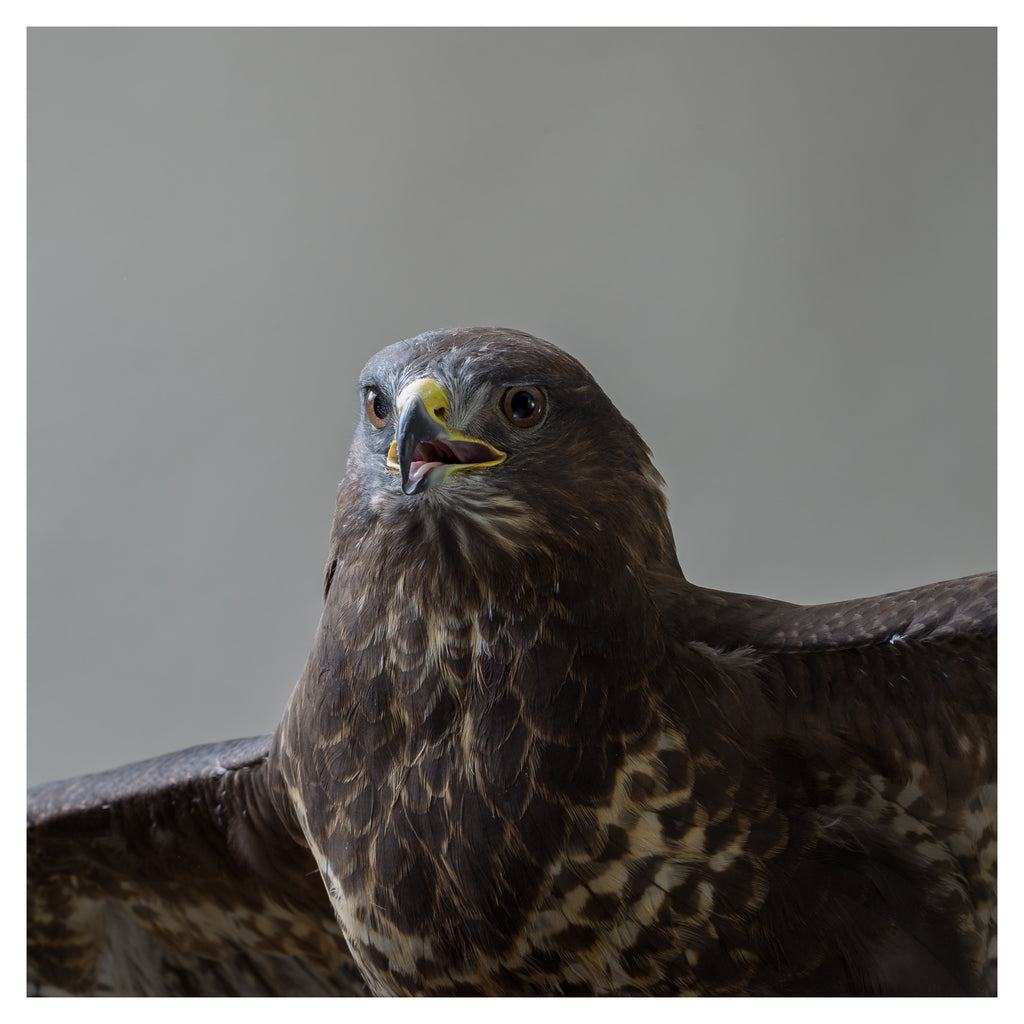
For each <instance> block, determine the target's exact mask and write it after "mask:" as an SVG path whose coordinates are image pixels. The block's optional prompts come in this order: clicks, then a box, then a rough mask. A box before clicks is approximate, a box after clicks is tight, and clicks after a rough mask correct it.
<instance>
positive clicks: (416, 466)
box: [387, 378, 507, 494]
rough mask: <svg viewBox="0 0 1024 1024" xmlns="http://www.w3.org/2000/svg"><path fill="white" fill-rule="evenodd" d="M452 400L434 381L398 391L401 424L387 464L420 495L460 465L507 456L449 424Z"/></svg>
mask: <svg viewBox="0 0 1024 1024" xmlns="http://www.w3.org/2000/svg"><path fill="white" fill-rule="evenodd" d="M449 405H450V401H449V399H448V394H447V392H446V391H445V390H444V388H442V387H441V385H440V384H438V383H437V382H436V381H434V380H430V379H428V378H421V379H420V380H416V381H413V382H412V384H410V385H408V386H407V387H406V388H404V389H403V391H402V393H401V394H400V395H399V396H398V402H397V408H398V428H397V430H396V433H395V440H394V441H392V443H391V447H390V449H389V450H388V456H387V465H388V468H389V469H397V470H398V471H399V472H400V473H401V475H402V490H403V492H404V493H406V494H419V493H421V492H422V491H426V490H429V489H430V488H431V487H436V486H437V485H438V484H440V483H443V482H444V480H446V479H447V477H448V475H449V474H450V473H452V472H454V471H456V470H463V469H481V468H483V467H485V466H497V465H499V464H500V463H502V462H504V461H505V459H506V458H507V456H506V454H505V452H503V451H500V450H499V449H498V448H495V447H494V446H493V445H491V444H488V443H487V442H486V441H481V440H480V439H478V438H475V437H467V436H466V435H465V434H462V433H460V432H458V431H456V430H449V429H448V427H447V426H446V424H445V420H447V418H448V409H449Z"/></svg>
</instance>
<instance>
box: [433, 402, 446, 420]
mask: <svg viewBox="0 0 1024 1024" xmlns="http://www.w3.org/2000/svg"><path fill="white" fill-rule="evenodd" d="M434 415H435V416H436V417H437V418H438V419H439V420H446V419H448V410H447V409H446V408H445V407H444V406H443V405H442V406H439V407H438V408H436V409H435V410H434Z"/></svg>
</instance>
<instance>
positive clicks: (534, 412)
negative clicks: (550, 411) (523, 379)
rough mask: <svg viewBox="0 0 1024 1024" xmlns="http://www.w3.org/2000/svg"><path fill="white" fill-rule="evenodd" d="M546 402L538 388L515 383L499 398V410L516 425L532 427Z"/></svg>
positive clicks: (542, 412)
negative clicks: (514, 385) (515, 384)
mask: <svg viewBox="0 0 1024 1024" xmlns="http://www.w3.org/2000/svg"><path fill="white" fill-rule="evenodd" d="M546 407H547V402H546V401H545V398H544V392H543V391H541V389H540V388H531V387H524V386H523V385H517V386H516V387H512V388H509V389H508V390H507V391H506V392H505V394H504V395H502V398H501V411H502V412H503V413H504V414H505V416H506V417H507V418H508V420H509V422H510V423H511V424H512V425H513V426H516V427H532V426H534V424H537V423H540V421H541V419H542V418H543V416H544V411H545V409H546Z"/></svg>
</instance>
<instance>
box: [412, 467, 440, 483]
mask: <svg viewBox="0 0 1024 1024" xmlns="http://www.w3.org/2000/svg"><path fill="white" fill-rule="evenodd" d="M443 465H444V463H443V462H413V463H410V465H409V481H410V483H417V482H418V481H419V480H421V479H422V478H423V477H424V476H425V475H426V474H427V473H429V472H430V471H431V470H432V469H434V468H435V467H436V466H443Z"/></svg>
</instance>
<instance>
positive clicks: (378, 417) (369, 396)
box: [363, 388, 391, 430]
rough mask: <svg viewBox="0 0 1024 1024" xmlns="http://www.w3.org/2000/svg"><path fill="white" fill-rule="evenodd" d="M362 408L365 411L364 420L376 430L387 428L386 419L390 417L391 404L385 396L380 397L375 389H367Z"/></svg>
mask: <svg viewBox="0 0 1024 1024" xmlns="http://www.w3.org/2000/svg"><path fill="white" fill-rule="evenodd" d="M363 407H364V408H365V409H366V418H367V419H368V420H369V421H370V422H371V423H372V424H373V425H374V426H375V427H376V428H377V429H378V430H380V429H381V428H382V427H386V426H387V423H388V417H389V416H390V415H391V402H390V401H389V400H388V398H387V396H385V395H382V394H381V393H380V392H379V391H378V390H377V389H376V388H367V389H366V397H365V398H364V399H363Z"/></svg>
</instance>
